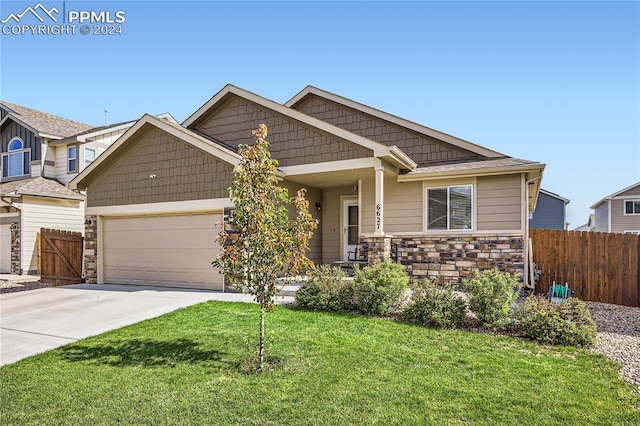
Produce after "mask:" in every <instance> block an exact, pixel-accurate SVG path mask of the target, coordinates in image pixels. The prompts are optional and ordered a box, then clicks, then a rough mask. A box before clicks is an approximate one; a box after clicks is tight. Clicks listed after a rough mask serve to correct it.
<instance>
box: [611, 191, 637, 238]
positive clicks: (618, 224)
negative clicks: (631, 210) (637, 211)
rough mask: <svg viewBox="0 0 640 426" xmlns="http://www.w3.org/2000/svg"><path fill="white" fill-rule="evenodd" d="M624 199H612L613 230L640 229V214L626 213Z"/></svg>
mask: <svg viewBox="0 0 640 426" xmlns="http://www.w3.org/2000/svg"><path fill="white" fill-rule="evenodd" d="M624 201H625V200H619V199H615V198H614V199H613V200H611V232H624V231H640V215H625V214H624ZM605 205H606V204H605Z"/></svg>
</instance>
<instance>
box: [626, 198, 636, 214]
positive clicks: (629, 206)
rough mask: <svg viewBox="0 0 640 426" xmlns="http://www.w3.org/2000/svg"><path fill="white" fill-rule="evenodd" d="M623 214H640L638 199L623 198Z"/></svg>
mask: <svg viewBox="0 0 640 426" xmlns="http://www.w3.org/2000/svg"><path fill="white" fill-rule="evenodd" d="M624 214H625V215H628V214H640V200H625V202H624Z"/></svg>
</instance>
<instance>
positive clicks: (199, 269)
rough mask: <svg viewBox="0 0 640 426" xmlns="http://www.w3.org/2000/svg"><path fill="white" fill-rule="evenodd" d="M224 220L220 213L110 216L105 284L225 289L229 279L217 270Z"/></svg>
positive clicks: (107, 220) (104, 223)
mask: <svg viewBox="0 0 640 426" xmlns="http://www.w3.org/2000/svg"><path fill="white" fill-rule="evenodd" d="M221 219H222V215H221V214H220V213H198V214H173V215H155V216H131V217H104V218H103V221H102V238H103V241H102V250H103V255H102V261H103V265H104V266H103V273H104V282H105V283H107V284H139V285H158V286H168V287H184V288H203V289H210V290H222V288H223V286H224V281H223V276H222V274H220V273H219V272H218V270H216V269H214V268H213V267H212V266H211V262H212V261H213V260H214V259H215V257H216V255H217V254H218V253H219V252H220V246H219V244H218V243H216V241H215V238H216V235H217V234H218V232H219V229H218V228H217V227H216V222H219V221H220V220H221Z"/></svg>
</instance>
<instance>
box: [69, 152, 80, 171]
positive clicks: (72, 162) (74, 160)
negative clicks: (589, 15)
mask: <svg viewBox="0 0 640 426" xmlns="http://www.w3.org/2000/svg"><path fill="white" fill-rule="evenodd" d="M77 171H78V148H77V147H76V146H70V147H67V172H68V173H72V172H77Z"/></svg>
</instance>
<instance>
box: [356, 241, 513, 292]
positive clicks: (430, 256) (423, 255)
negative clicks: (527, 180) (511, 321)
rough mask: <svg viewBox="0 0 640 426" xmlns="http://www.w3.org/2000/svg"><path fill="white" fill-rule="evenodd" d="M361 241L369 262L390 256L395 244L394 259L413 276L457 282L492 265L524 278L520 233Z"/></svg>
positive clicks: (490, 267)
mask: <svg viewBox="0 0 640 426" xmlns="http://www.w3.org/2000/svg"><path fill="white" fill-rule="evenodd" d="M361 242H365V243H367V244H368V245H369V262H370V263H371V262H373V261H374V260H376V259H381V258H385V257H390V253H391V250H390V247H391V245H392V244H393V245H395V246H396V247H397V262H398V263H400V264H402V265H404V266H405V268H406V271H407V274H409V277H410V278H411V279H412V280H421V279H423V278H426V277H430V278H434V279H437V280H438V281H440V282H449V283H453V284H460V283H461V282H462V280H464V279H467V278H469V277H470V276H471V273H472V271H474V270H475V271H484V270H487V269H492V268H495V267H497V268H498V269H500V271H502V272H508V273H511V274H515V275H517V276H518V277H519V278H520V280H523V279H524V259H525V252H524V247H525V246H524V237H523V236H522V235H506V236H505V235H489V236H439V237H436V236H415V237H383V238H380V237H378V238H373V237H370V238H364V239H363V240H362V241H361Z"/></svg>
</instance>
